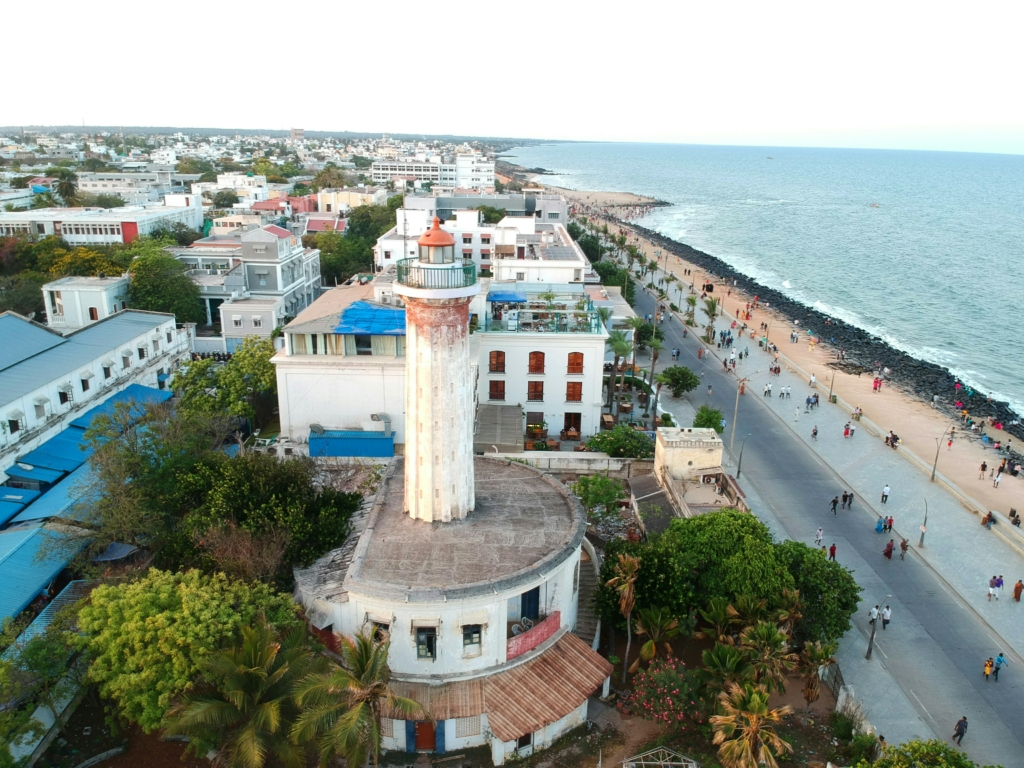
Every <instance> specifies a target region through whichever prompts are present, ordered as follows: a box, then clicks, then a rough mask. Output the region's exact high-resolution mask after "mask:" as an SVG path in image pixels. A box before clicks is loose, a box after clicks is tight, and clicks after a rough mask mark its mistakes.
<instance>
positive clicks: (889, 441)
mask: <svg viewBox="0 0 1024 768" xmlns="http://www.w3.org/2000/svg"><path fill="white" fill-rule="evenodd" d="M885 444H886V445H888V446H889V447H890V448H892V449H893V450H894V451H895V450H896V448H897V446H899V444H900V436H899V435H897V434H896V433H895V432H893V431H892V430H889V434H888V435H886V436H885Z"/></svg>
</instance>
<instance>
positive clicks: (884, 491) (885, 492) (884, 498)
mask: <svg viewBox="0 0 1024 768" xmlns="http://www.w3.org/2000/svg"><path fill="white" fill-rule="evenodd" d="M887 501H889V484H888V483H886V484H885V487H884V488H883V489H882V503H883V504H885V503H886V502H887Z"/></svg>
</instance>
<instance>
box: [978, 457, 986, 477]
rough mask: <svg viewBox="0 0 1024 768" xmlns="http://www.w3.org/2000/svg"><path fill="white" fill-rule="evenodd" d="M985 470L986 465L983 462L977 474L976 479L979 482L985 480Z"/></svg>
mask: <svg viewBox="0 0 1024 768" xmlns="http://www.w3.org/2000/svg"><path fill="white" fill-rule="evenodd" d="M987 469H988V464H986V463H985V462H984V461H983V462H981V470H980V471H979V472H978V479H979V480H984V479H985V470H987Z"/></svg>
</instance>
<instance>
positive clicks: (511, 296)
mask: <svg viewBox="0 0 1024 768" xmlns="http://www.w3.org/2000/svg"><path fill="white" fill-rule="evenodd" d="M541 289H543V290H541ZM487 301H488V312H487V317H486V319H485V321H484V327H483V330H484V331H490V332H494V331H497V332H506V333H600V332H601V331H602V330H603V328H604V324H603V323H602V321H601V317H600V315H598V313H597V310H596V309H595V308H594V303H593V302H592V301H591V300H590V298H589V297H588V296H586V294H584V293H583V292H582V291H581V290H576V289H575V288H574V287H571V286H565V287H563V288H562V289H561V290H559V289H558V287H557V286H538V288H537V289H536V292H533V291H524V290H522V289H521V288H518V287H517V288H515V289H514V290H513V289H510V290H504V291H503V290H493V291H492V292H491V293H490V294H488V296H487Z"/></svg>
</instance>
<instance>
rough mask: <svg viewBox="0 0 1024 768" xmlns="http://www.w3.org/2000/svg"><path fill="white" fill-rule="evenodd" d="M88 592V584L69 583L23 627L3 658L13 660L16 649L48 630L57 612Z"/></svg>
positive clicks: (85, 582)
mask: <svg viewBox="0 0 1024 768" xmlns="http://www.w3.org/2000/svg"><path fill="white" fill-rule="evenodd" d="M89 592H90V588H89V582H87V581H81V580H77V581H69V582H68V585H67V586H66V587H64V589H62V590H61V591H60V594H58V595H57V596H56V597H55V598H53V600H51V601H50V603H49V605H47V606H46V607H45V608H43V610H41V611H40V612H39V615H38V616H36V617H35V618H34V619H33V620H32V623H31V624H29V625H28V626H27V627H25V631H24V632H22V633H21V634H20V635H18V642H17V643H16V644H15V645H12V646H11V647H10V648H8V649H7V651H6V652H5V653H4V655H3V658H5V659H11V658H13V657H14V654H15V653H17V652H18V648H21V647H24V645H25V644H26V643H27V642H28V641H29V640H31V639H32V638H33V637H36V636H38V635H41V634H43V633H44V632H45V631H46V630H47V629H49V627H50V625H51V624H52V623H53V619H54V617H55V616H56V615H57V613H58V611H60V610H61V609H62V608H66V607H67V606H69V605H74V604H75V603H77V602H78V601H79V600H81V599H82V598H83V597H85V596H86V595H88V594H89Z"/></svg>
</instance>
